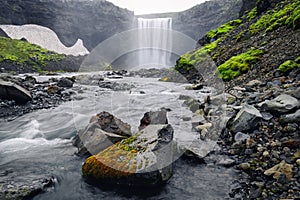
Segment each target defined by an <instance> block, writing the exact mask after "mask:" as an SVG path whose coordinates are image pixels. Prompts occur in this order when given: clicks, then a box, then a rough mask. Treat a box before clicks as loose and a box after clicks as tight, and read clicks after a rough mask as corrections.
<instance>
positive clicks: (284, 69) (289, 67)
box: [278, 57, 300, 73]
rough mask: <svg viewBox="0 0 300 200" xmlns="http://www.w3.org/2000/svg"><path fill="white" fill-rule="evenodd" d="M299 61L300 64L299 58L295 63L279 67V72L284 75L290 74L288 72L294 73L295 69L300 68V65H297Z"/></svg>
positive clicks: (291, 61)
mask: <svg viewBox="0 0 300 200" xmlns="http://www.w3.org/2000/svg"><path fill="white" fill-rule="evenodd" d="M297 60H298V62H299V57H298V58H297V59H296V60H295V61H293V60H287V61H285V62H284V63H282V64H281V65H280V66H279V67H278V70H279V71H281V72H283V73H288V72H290V71H292V70H293V69H296V68H300V64H297Z"/></svg>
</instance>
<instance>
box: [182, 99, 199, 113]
mask: <svg viewBox="0 0 300 200" xmlns="http://www.w3.org/2000/svg"><path fill="white" fill-rule="evenodd" d="M183 104H184V105H186V106H188V107H189V108H190V110H191V111H192V112H193V113H194V112H196V111H197V110H199V109H203V108H204V106H203V104H202V103H201V102H200V101H199V100H196V99H193V98H190V99H187V100H185V101H184V102H183Z"/></svg>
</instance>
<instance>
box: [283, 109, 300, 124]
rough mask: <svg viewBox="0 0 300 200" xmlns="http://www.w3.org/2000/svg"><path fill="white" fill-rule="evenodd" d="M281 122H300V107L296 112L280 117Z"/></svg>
mask: <svg viewBox="0 0 300 200" xmlns="http://www.w3.org/2000/svg"><path fill="white" fill-rule="evenodd" d="M280 121H281V122H285V123H298V124H300V109H299V110H297V111H296V112H295V113H292V114H288V115H284V116H282V117H281V118H280Z"/></svg>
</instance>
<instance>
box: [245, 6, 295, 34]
mask: <svg viewBox="0 0 300 200" xmlns="http://www.w3.org/2000/svg"><path fill="white" fill-rule="evenodd" d="M285 25H287V26H288V27H293V28H299V26H300V1H299V0H294V1H293V3H289V4H287V5H285V6H284V7H283V8H282V9H281V8H279V9H277V10H276V9H275V10H269V11H268V12H267V13H266V14H264V15H262V16H261V17H260V18H259V19H258V20H257V21H256V23H254V24H252V25H251V26H250V27H249V30H250V32H251V33H252V34H256V33H258V32H259V31H261V30H265V31H266V32H270V31H273V30H276V29H277V28H279V27H281V26H285Z"/></svg>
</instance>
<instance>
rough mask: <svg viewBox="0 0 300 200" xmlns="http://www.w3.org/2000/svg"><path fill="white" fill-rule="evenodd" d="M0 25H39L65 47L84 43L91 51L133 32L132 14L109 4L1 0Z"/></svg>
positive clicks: (42, 0) (103, 2) (43, 0)
mask: <svg viewBox="0 0 300 200" xmlns="http://www.w3.org/2000/svg"><path fill="white" fill-rule="evenodd" d="M0 11H1V12H0V24H14V25H23V24H38V25H41V26H45V27H48V28H50V29H51V30H53V31H55V32H56V33H57V35H58V37H59V38H60V40H61V41H62V42H63V43H64V44H65V45H66V46H73V45H74V44H75V43H76V42H77V40H78V39H79V38H80V39H83V40H84V41H83V43H84V46H85V47H87V48H88V49H89V50H92V49H93V48H94V47H95V46H96V45H98V44H99V43H100V42H101V41H103V40H104V39H107V38H108V37H110V36H111V35H114V34H116V33H118V32H122V31H125V30H128V29H130V28H132V25H133V20H134V14H133V12H131V11H128V10H127V9H122V8H119V7H117V6H115V5H113V4H112V3H110V2H108V1H75V0H73V1H72V0H71V1H62V0H58V1H51V0H46V1H45V0H36V1H33V0H16V1H10V0H3V1H1V5H0Z"/></svg>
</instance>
